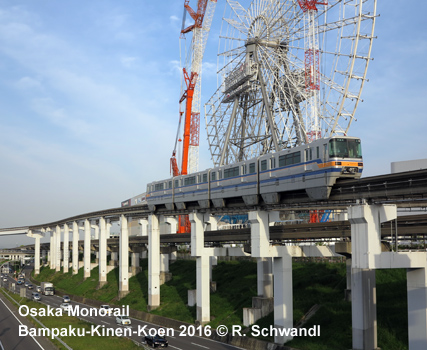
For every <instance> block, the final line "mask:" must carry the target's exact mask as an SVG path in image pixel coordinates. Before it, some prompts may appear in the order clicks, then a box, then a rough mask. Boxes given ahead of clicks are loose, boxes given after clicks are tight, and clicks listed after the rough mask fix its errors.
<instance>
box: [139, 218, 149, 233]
mask: <svg viewBox="0 0 427 350" xmlns="http://www.w3.org/2000/svg"><path fill="white" fill-rule="evenodd" d="M138 223H139V225H140V226H141V236H148V219H139V221H138Z"/></svg>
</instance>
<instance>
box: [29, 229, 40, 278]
mask: <svg viewBox="0 0 427 350" xmlns="http://www.w3.org/2000/svg"><path fill="white" fill-rule="evenodd" d="M27 236H28V237H31V238H34V239H35V243H34V275H38V274H39V273H40V238H41V237H42V235H40V234H36V233H33V232H32V231H31V230H30V231H28V234H27Z"/></svg>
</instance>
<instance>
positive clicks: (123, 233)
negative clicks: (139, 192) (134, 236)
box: [119, 215, 129, 299]
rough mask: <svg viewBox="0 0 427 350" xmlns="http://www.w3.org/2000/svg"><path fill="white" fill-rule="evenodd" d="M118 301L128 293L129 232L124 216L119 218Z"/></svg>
mask: <svg viewBox="0 0 427 350" xmlns="http://www.w3.org/2000/svg"><path fill="white" fill-rule="evenodd" d="M120 221H121V224H120V238H119V250H120V253H119V299H121V298H123V297H124V296H125V295H126V294H128V293H129V231H128V222H127V218H126V216H124V215H122V216H121V217H120Z"/></svg>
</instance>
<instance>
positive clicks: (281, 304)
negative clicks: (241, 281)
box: [273, 255, 293, 344]
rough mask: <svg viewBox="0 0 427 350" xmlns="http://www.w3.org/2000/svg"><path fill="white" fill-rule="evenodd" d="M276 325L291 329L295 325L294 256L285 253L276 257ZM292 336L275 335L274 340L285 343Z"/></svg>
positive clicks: (276, 326)
mask: <svg viewBox="0 0 427 350" xmlns="http://www.w3.org/2000/svg"><path fill="white" fill-rule="evenodd" d="M273 263H274V327H275V328H286V329H290V328H292V327H293V298H292V257H291V256H290V255H284V256H282V257H279V258H274V262H273ZM291 339H292V336H287V337H286V336H285V335H283V336H280V335H276V336H275V337H274V342H275V343H278V344H283V343H285V342H287V341H289V340H291Z"/></svg>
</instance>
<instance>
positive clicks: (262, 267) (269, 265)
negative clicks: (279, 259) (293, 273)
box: [257, 258, 273, 298]
mask: <svg viewBox="0 0 427 350" xmlns="http://www.w3.org/2000/svg"><path fill="white" fill-rule="evenodd" d="M257 282H258V288H257V290H258V296H260V297H264V298H272V297H273V259H272V258H257Z"/></svg>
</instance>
